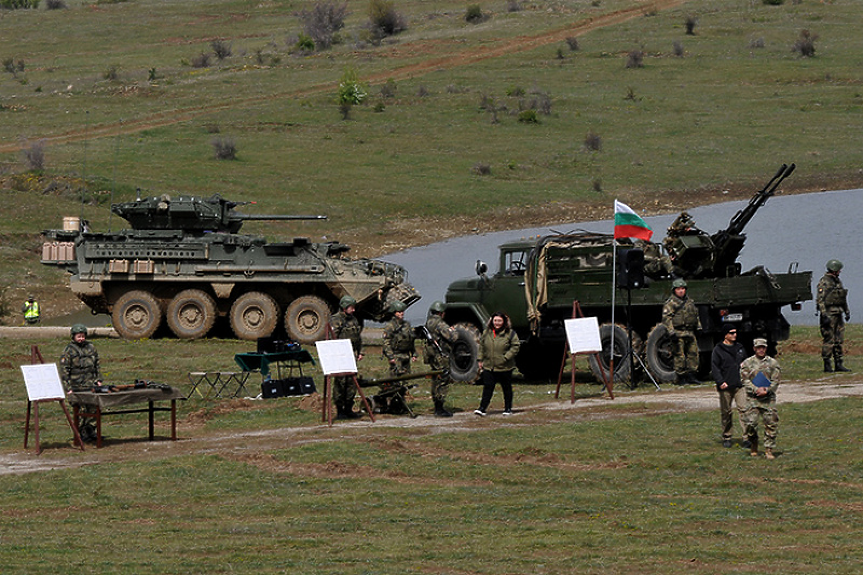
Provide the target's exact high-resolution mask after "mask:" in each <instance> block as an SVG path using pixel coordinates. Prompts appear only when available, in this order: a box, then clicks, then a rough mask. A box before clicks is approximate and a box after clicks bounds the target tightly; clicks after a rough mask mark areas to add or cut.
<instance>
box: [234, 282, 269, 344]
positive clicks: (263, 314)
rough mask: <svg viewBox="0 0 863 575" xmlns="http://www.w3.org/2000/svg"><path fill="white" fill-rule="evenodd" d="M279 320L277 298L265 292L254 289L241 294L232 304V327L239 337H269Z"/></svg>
mask: <svg viewBox="0 0 863 575" xmlns="http://www.w3.org/2000/svg"><path fill="white" fill-rule="evenodd" d="M278 321H279V306H278V304H276V300H274V299H273V298H272V297H270V296H268V295H267V294H265V293H261V292H256V291H252V292H249V293H247V294H243V295H242V296H240V297H239V298H238V299H237V301H235V302H234V305H232V306H231V329H232V330H234V335H236V336H237V337H238V338H239V339H245V340H252V341H253V340H256V339H258V338H261V337H269V336H271V335H273V332H274V331H275V330H276V323H278Z"/></svg>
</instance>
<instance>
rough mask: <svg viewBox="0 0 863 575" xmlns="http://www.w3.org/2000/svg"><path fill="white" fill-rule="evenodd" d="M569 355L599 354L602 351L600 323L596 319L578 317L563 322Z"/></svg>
mask: <svg viewBox="0 0 863 575" xmlns="http://www.w3.org/2000/svg"><path fill="white" fill-rule="evenodd" d="M563 324H564V327H565V328H566V341H567V343H569V353H571V354H576V353H598V352H600V351H602V342H601V341H600V339H599V322H598V321H597V320H596V318H595V317H578V318H574V319H567V320H564V321H563Z"/></svg>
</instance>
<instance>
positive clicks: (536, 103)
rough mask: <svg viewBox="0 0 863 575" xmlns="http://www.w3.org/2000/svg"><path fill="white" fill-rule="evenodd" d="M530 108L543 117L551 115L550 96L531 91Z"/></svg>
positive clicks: (540, 91) (538, 91) (541, 92)
mask: <svg viewBox="0 0 863 575" xmlns="http://www.w3.org/2000/svg"><path fill="white" fill-rule="evenodd" d="M530 93H531V98H530V107H531V108H533V109H534V110H536V111H538V112H539V113H540V114H542V115H543V116H549V115H551V96H549V95H548V94H547V93H545V92H543V91H542V90H537V89H533V90H531V91H530Z"/></svg>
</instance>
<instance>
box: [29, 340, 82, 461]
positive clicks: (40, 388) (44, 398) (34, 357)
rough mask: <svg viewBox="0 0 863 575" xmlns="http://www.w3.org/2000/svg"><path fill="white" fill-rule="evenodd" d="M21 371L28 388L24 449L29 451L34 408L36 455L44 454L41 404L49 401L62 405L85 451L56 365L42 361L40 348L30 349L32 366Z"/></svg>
mask: <svg viewBox="0 0 863 575" xmlns="http://www.w3.org/2000/svg"><path fill="white" fill-rule="evenodd" d="M21 371H22V372H23V374H24V383H25V385H26V386H27V417H26V420H25V424H24V449H27V442H28V440H29V438H30V409H31V407H32V408H33V414H34V418H33V423H34V426H35V432H34V435H35V436H36V455H40V454H41V453H42V445H41V444H40V443H39V404H40V403H47V402H49V401H56V402H59V403H60V408H61V409H62V410H63V413H65V414H66V421H68V422H69V427H70V428H71V429H72V434H73V435H74V438H75V439H74V441H75V444H76V445H78V446H79V447H80V448H81V451H84V441H83V440H82V439H81V434H79V433H78V429H77V428H76V427H75V424H74V423H73V422H72V416H71V415H69V410H68V409H66V398H65V394H64V393H63V384H61V383H60V374H59V372H58V371H57V364H56V363H45V360H44V359H42V353H41V352H40V351H39V347H38V346H35V345H33V346H31V347H30V365H29V366H25V365H22V366H21Z"/></svg>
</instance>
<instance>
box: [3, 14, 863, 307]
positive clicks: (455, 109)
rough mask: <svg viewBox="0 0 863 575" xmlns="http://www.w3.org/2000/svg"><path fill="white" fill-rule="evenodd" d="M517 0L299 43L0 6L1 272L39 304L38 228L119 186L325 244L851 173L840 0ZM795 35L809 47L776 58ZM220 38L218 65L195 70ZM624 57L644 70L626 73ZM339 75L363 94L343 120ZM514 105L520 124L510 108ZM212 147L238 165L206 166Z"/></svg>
mask: <svg viewBox="0 0 863 575" xmlns="http://www.w3.org/2000/svg"><path fill="white" fill-rule="evenodd" d="M513 4H514V3H506V2H503V1H502V0H496V1H494V2H491V1H488V2H477V3H476V5H478V6H479V7H480V8H481V10H482V11H483V13H484V14H485V15H486V16H487V18H486V19H485V20H484V21H482V22H481V23H479V24H468V23H467V22H465V19H464V16H465V4H464V3H461V2H446V1H444V2H434V3H429V2H420V1H403V2H398V3H397V6H396V8H397V10H398V11H399V13H400V14H401V15H403V16H404V18H405V20H406V22H407V29H406V30H405V31H404V32H402V33H401V34H398V35H396V36H392V37H389V38H386V39H384V40H383V42H381V43H379V44H375V43H372V42H370V41H368V33H367V30H366V23H367V20H368V16H367V7H368V2H367V1H366V0H362V1H359V0H358V1H353V0H352V1H349V2H347V6H348V15H347V17H346V19H345V27H344V29H343V30H342V32H341V38H342V41H341V42H340V43H338V44H336V45H334V46H333V47H332V48H331V49H329V50H324V51H320V52H315V53H312V54H309V55H299V54H297V53H295V49H294V47H293V45H294V42H295V39H296V38H297V35H298V34H299V32H300V30H301V24H300V19H299V18H298V17H297V14H299V13H300V12H301V11H302V10H308V9H310V8H311V7H312V5H313V3H312V2H302V1H293V2H278V1H275V0H270V1H264V2H248V1H246V0H199V1H196V2H182V1H167V0H132V1H129V2H118V3H108V2H97V3H89V2H78V1H75V0H68V2H67V6H68V8H67V9H65V10H45V9H44V8H40V9H39V10H12V11H4V12H2V17H0V60H2V61H3V62H4V63H8V64H9V66H8V68H11V71H10V70H9V69H8V68H7V69H6V71H0V118H2V122H0V173H5V175H0V182H2V189H3V196H2V202H0V214H2V215H3V216H4V217H2V218H0V237H2V238H3V246H2V249H0V268H2V271H0V286H7V296H8V297H9V298H10V299H11V300H14V301H17V300H18V299H20V297H22V296H24V295H25V294H26V291H28V290H29V291H36V292H37V295H39V296H40V299H42V300H46V299H47V298H48V297H49V296H50V295H51V292H52V291H53V288H54V287H55V286H60V285H63V282H64V278H63V277H62V275H61V274H59V273H58V272H56V270H50V269H47V270H43V269H40V268H41V266H40V265H39V264H38V261H37V260H38V250H39V247H38V246H39V245H40V240H39V238H38V232H39V231H41V230H43V229H46V228H52V227H59V225H60V221H61V218H62V217H63V216H64V215H79V214H80V215H83V216H84V217H86V218H87V219H89V220H91V222H92V223H93V227H94V229H106V228H108V227H113V228H116V227H118V226H120V225H121V222H120V221H119V219H118V218H116V217H114V218H113V219H111V218H110V216H109V212H108V209H107V208H108V205H109V204H110V203H111V201H112V200H113V201H121V200H124V199H129V198H131V197H132V196H133V195H134V194H135V189H136V188H138V187H140V188H141V189H142V190H144V192H145V193H153V194H161V193H171V194H178V193H183V194H201V195H209V194H210V193H213V192H219V193H221V194H222V195H224V196H226V197H231V198H235V199H238V200H254V201H257V202H258V203H259V205H258V206H257V207H256V208H255V211H256V212H257V213H324V214H327V215H329V216H330V219H329V221H327V222H325V223H297V224H295V225H292V226H291V229H289V230H287V229H285V227H284V226H283V225H277V224H263V223H262V224H256V225H255V226H254V227H251V229H250V231H252V232H257V233H263V234H267V235H270V236H279V237H290V236H292V235H309V236H311V237H321V236H324V235H326V236H327V237H330V238H332V237H338V238H339V239H342V240H344V241H348V242H350V243H354V244H355V246H356V251H357V253H358V254H359V255H371V254H379V253H383V252H386V251H388V250H393V249H396V248H399V247H403V246H405V245H411V244H416V243H422V242H424V241H430V240H433V239H438V238H441V237H445V236H447V235H452V234H457V233H467V232H469V231H470V230H472V229H480V230H487V229H502V228H509V227H518V226H519V225H521V224H526V223H531V224H533V223H544V224H548V223H555V222H560V221H565V220H571V219H573V218H575V217H579V218H583V217H585V216H590V217H593V216H599V217H608V215H609V214H610V211H611V206H612V200H613V199H614V198H619V199H622V200H625V201H627V202H629V203H630V204H631V205H633V206H635V207H636V208H637V209H639V210H646V211H648V212H659V211H664V212H674V211H677V210H679V209H680V208H681V207H682V206H685V205H691V204H695V203H704V202H709V201H712V200H713V199H715V197H716V196H715V195H714V194H716V193H718V192H719V191H721V190H725V189H729V190H730V191H731V197H748V196H749V195H750V194H751V192H752V191H753V189H755V188H756V187H758V186H759V185H760V184H761V183H762V181H763V180H764V179H765V178H766V177H768V176H769V175H770V174H772V173H773V172H774V171H775V169H776V167H777V166H778V165H779V164H780V163H783V162H792V161H794V162H796V163H797V164H798V169H797V172H796V173H795V175H794V177H793V178H791V180H790V181H789V182H788V190H789V191H793V190H794V189H798V190H817V189H824V188H834V187H843V186H849V185H854V184H856V183H859V182H860V180H861V178H860V174H859V169H858V168H859V166H860V164H861V162H860V159H861V156H860V146H856V145H850V144H851V142H853V141H854V138H853V134H856V133H858V132H860V131H861V127H863V126H861V123H863V117H861V110H863V95H861V94H863V92H861V88H860V73H859V65H860V62H859V56H858V55H859V54H860V53H861V51H863V50H861V49H863V46H861V44H863V39H861V38H860V35H859V33H858V30H857V26H856V22H857V21H859V18H860V16H861V10H863V8H861V6H860V4H859V3H858V2H854V1H852V0H837V1H835V2H832V3H820V2H815V1H814V0H803V1H794V0H789V1H787V2H785V3H784V4H783V5H781V6H768V5H765V4H763V3H762V2H758V1H755V0H747V1H746V2H740V1H732V0H710V1H708V0H689V1H682V0H656V1H655V2H643V1H642V2H639V1H635V0H629V1H626V0H613V1H612V0H602V1H598V2H588V1H585V0H572V1H554V2H528V1H525V2H520V3H517V5H518V6H519V8H520V9H519V10H517V11H512V10H511V9H510V8H509V7H510V6H511V5H513ZM688 18H689V19H693V20H694V21H695V22H696V25H695V27H694V34H693V35H687V34H686V33H685V26H684V25H685V23H686V21H687V19H688ZM803 30H808V31H809V32H810V33H811V35H812V37H815V38H816V39H815V42H814V46H815V54H814V57H810V58H804V57H801V56H800V55H799V53H796V52H794V51H793V50H792V47H793V46H794V44H795V42H796V41H797V40H798V39H799V38H800V34H801V31H803ZM567 39H570V40H572V39H575V40H577V43H578V49H577V50H573V49H571V48H570V42H567ZM214 41H220V42H222V43H223V45H228V46H229V47H230V49H231V55H230V56H227V57H226V58H225V59H223V60H218V59H216V58H215V57H212V58H211V60H212V63H211V65H210V66H209V67H194V66H193V65H192V63H193V60H194V59H195V58H196V57H198V56H200V54H201V53H211V52H212V45H213V42H214ZM675 43H677V44H676V45H675ZM633 51H637V52H640V53H642V55H643V59H642V63H643V66H642V67H632V68H628V67H627V62H628V61H629V58H630V55H631V53H632V52H633ZM678 54H679V55H678ZM19 63H21V64H22V65H23V70H19V68H20V67H21V66H19ZM346 69H351V70H354V71H355V72H356V73H357V75H358V77H359V79H360V81H361V82H362V83H364V84H365V87H366V89H367V91H368V93H369V97H368V98H367V100H366V101H365V102H364V103H363V104H362V105H360V106H356V107H354V108H353V109H352V110H351V112H350V118H349V119H348V120H343V119H342V115H341V113H340V112H339V109H338V106H337V104H336V101H335V98H336V89H337V84H338V82H339V80H340V79H341V78H342V76H343V74H344V73H345V70H346ZM388 81H389V87H388V89H387V90H383V88H384V87H385V86H387V85H388ZM526 109H536V110H537V112H538V113H537V118H538V123H524V122H519V121H518V113H519V112H520V111H523V110H526ZM543 112H548V113H547V114H546V113H543ZM589 136H593V137H594V139H592V140H591V139H589ZM214 138H229V139H231V140H232V141H233V142H234V143H235V146H236V149H237V159H236V160H233V161H226V160H222V161H220V160H216V159H215V158H214V149H213V145H212V142H213V139H214ZM40 142H41V145H42V146H43V147H42V151H43V152H44V166H43V168H42V169H41V170H37V171H36V172H31V171H28V170H27V168H28V165H29V164H28V163H27V162H25V161H24V158H23V155H22V149H23V150H32V149H33V146H34V145H36V144H39V143H40ZM589 142H592V143H594V144H598V145H599V149H597V150H589V149H588V146H587V145H586V144H587V143H589ZM846 142H847V143H848V144H849V145H844V143H846ZM481 173H482V174H484V175H481ZM82 178H83V179H82ZM82 182H86V197H87V199H88V201H89V202H91V203H90V204H88V205H86V206H84V207H81V205H80V204H79V202H78V199H79V198H80V195H81V190H82V185H83V184H82ZM660 193H661V196H660ZM723 197H724V198H727V197H729V196H723ZM8 216H14V217H8ZM22 278H23V280H22Z"/></svg>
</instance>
